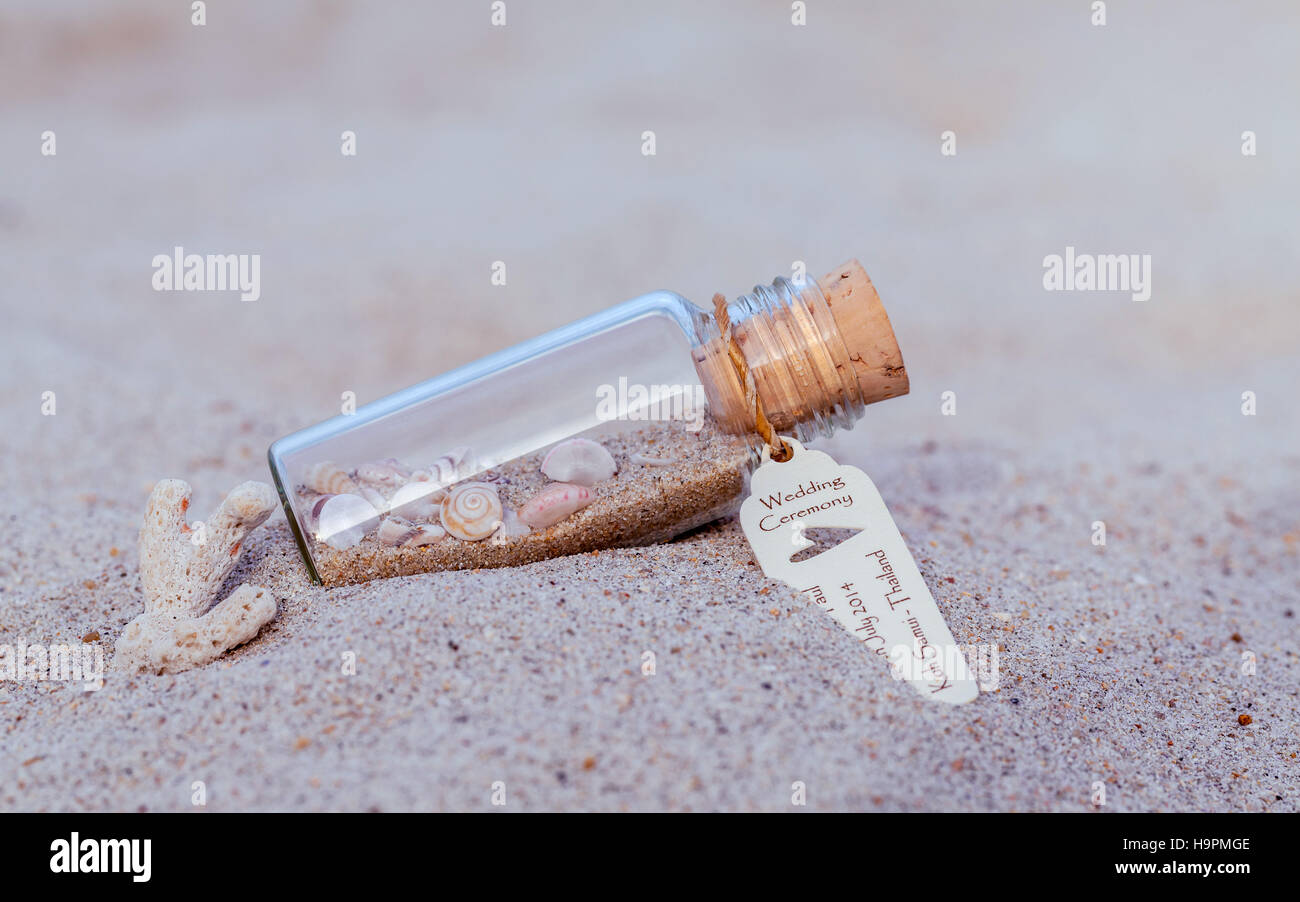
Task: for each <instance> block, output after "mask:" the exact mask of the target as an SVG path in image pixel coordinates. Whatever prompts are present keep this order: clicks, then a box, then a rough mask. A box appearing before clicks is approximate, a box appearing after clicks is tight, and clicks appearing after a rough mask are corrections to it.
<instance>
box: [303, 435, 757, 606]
mask: <svg viewBox="0 0 1300 902" xmlns="http://www.w3.org/2000/svg"><path fill="white" fill-rule="evenodd" d="M694 425H698V424H692V423H688V422H684V421H675V420H669V421H662V422H652V423H646V424H644V425H641V424H636V425H634V424H627V423H625V424H621V427H622V428H619V429H617V430H610V429H608V428H600V429H597V430H592V431H591V432H588V433H585V434H584V435H583V436H581V438H585V439H588V440H590V441H595V442H598V443H599V444H600V445H601V446H602V447H603V448H604V449H605V450H606V451H608V452H609V454H610V456H612V458H613V460H614V464H615V466H616V472H615V473H614V474H613V475H612V476H611V477H609V478H605V479H602V480H599V481H597V482H595V483H594V484H593V485H591V486H590V487H588V491H589V492H590V494H591V499H590V501H589V503H587V504H586V506H585V507H582V508H581V509H579V510H577V511H575V512H573V513H571V514H568V515H567V516H565V517H564V518H563V519H561V520H560V521H559V522H557V523H555V524H553V525H549V526H546V527H545V528H532V529H531V531H528V532H526V534H518V533H519V532H521V531H522V530H523V527H521V526H520V524H519V521H518V519H517V513H518V512H519V511H520V510H521V509H523V508H525V506H526V505H527V504H528V503H529V501H530V500H531V499H535V498H537V497H538V495H539V494H540V493H542V492H543V491H544V490H546V489H547V488H548V487H556V486H557V485H559V484H558V483H556V482H555V481H553V480H551V479H550V478H548V476H547V475H545V474H544V473H543V472H542V469H541V468H542V462H543V460H544V459H545V458H546V455H547V452H548V451H550V450H551V448H550V447H548V448H541V449H538V451H537V452H535V453H532V454H527V455H524V456H522V457H519V458H516V459H514V460H512V461H509V462H508V463H505V464H502V465H500V466H496V467H493V468H491V469H490V470H487V471H483V472H478V473H471V474H469V475H467V476H466V477H465V478H464V479H459V480H457V481H456V482H455V483H453V484H451V485H450V486H448V488H447V492H448V495H450V494H451V493H452V492H454V491H455V489H456V488H457V487H458V486H466V487H468V486H469V485H471V484H478V485H483V486H487V487H489V491H490V492H495V494H496V495H497V496H498V498H499V500H500V504H501V507H502V509H503V510H504V511H505V512H506V514H505V516H506V518H507V519H508V520H511V521H513V526H514V528H513V529H511V528H504V529H498V530H496V531H495V532H494V533H493V534H492V535H490V536H488V537H487V538H484V539H482V540H478V541H467V540H465V539H462V538H457V537H456V536H454V535H451V534H448V535H446V536H443V537H441V538H439V539H437V540H436V541H430V542H429V543H428V544H421V545H416V546H414V547H412V546H410V545H406V544H400V543H399V544H396V545H394V544H389V543H388V542H389V541H390V540H391V539H392V538H393V536H394V534H395V533H398V534H400V530H398V529H394V528H393V527H394V525H395V524H389V526H388V527H387V528H381V527H382V526H383V521H384V520H385V519H390V518H393V517H394V516H395V515H394V514H384V515H382V516H381V517H380V518H379V519H377V520H376V521H375V522H374V523H373V524H372V525H371V526H369V527H367V528H366V530H365V535H364V537H362V538H361V539H360V541H359V542H357V543H356V544H354V545H352V546H351V547H345V548H335V547H331V545H330V544H327V543H326V542H324V541H319V540H318V536H317V534H315V533H314V532H313V524H312V523H311V522H307V523H304V534H306V535H307V536H308V537H309V538H308V541H309V542H310V543H311V546H312V552H313V556H314V559H315V563H316V568H317V572H318V574H319V576H320V578H321V581H322V582H323V583H324V584H325V585H327V586H336V585H347V584H350V583H358V582H364V581H367V580H372V579H382V578H386V577H393V576H406V575H411V574H415V573H424V572H428V571H436V570H464V569H474V568H479V567H509V566H516V565H520V564H527V563H532V562H534V561H540V560H545V559H547V558H553V557H559V556H562V555H569V554H578V553H581V552H586V551H594V550H596V549H601V548H614V547H623V546H633V545H647V544H653V543H655V542H662V541H666V540H668V539H670V538H672V537H674V536H676V535H680V534H681V533H683V532H686V531H688V530H690V529H694V528H695V527H697V526H702V525H704V524H705V523H709V522H711V521H713V520H716V519H718V518H720V517H724V516H727V515H729V514H731V513H733V512H734V510H735V508H736V505H737V504H738V503H739V501H740V499H741V497H742V495H743V493H744V491H745V489H746V485H747V474H748V461H749V458H750V454H751V450H750V445H749V443H748V441H747V440H746V438H744V437H742V436H738V435H733V434H730V433H727V432H725V431H723V430H722V429H720V428H719V427H718V426H717V425H716V424H715V423H714V422H713V421H711V420H710V419H709V418H707V417H705V418H704V420H703V425H702V426H701V427H700V428H699V429H698V430H694V431H693V430H692V428H691V427H692V426H694ZM552 447H553V446H552ZM339 466H340V468H344V467H346V466H347V464H346V463H342V462H341V463H340V464H339ZM358 466H359V465H358ZM345 472H347V473H348V475H349V476H351V477H352V478H353V479H354V480H356V482H357V483H358V484H362V480H360V479H359V478H358V477H359V475H360V474H361V471H359V470H358V469H353V470H350V471H345ZM297 493H298V496H299V502H300V506H301V507H302V508H303V509H306V510H310V509H311V508H312V507H313V503H314V502H315V500H316V499H318V498H328V496H323V495H318V494H316V493H315V492H312V491H311V490H310V489H308V488H307V487H306V486H303V485H299V486H298V487H297ZM386 494H391V489H390V490H389V491H388V492H386ZM370 497H371V498H372V500H374V502H375V506H376V508H377V509H379V510H380V511H382V510H383V503H382V502H381V501H380V500H378V499H376V498H375V497H374V494H373V492H372V493H371V495H370ZM434 508H435V510H434V512H433V514H432V516H429V517H426V518H405V517H403V518H400V519H397V520H396V521H395V522H396V523H400V524H403V525H406V524H408V523H409V524H410V525H413V526H416V527H420V528H423V529H425V530H426V531H428V530H432V531H433V532H434V533H435V534H436V533H437V532H438V524H439V523H440V515H441V514H442V512H443V508H442V505H441V504H439V505H435V506H434ZM335 544H338V543H337V542H336V543H335Z"/></svg>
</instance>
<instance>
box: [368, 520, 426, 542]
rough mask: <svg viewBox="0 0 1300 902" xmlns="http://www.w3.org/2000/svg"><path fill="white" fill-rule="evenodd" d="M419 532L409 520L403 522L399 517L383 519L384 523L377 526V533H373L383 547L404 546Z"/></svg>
mask: <svg viewBox="0 0 1300 902" xmlns="http://www.w3.org/2000/svg"><path fill="white" fill-rule="evenodd" d="M419 531H420V530H419V527H417V526H416V525H415V524H414V523H412V522H411V521H410V520H403V519H402V518H401V517H385V518H384V522H383V523H380V524H379V531H378V532H376V533H375V538H377V539H379V541H381V542H383V543H384V544H385V545H404V544H405V543H406V542H407V541H408V540H410V539H411V538H413V537H414V536H415V535H416V533H418V532H419Z"/></svg>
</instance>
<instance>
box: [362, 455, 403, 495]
mask: <svg viewBox="0 0 1300 902" xmlns="http://www.w3.org/2000/svg"><path fill="white" fill-rule="evenodd" d="M410 475H411V471H410V470H409V469H407V468H406V467H404V466H402V462H401V461H400V460H398V459H397V458H395V457H387V458H384V459H383V460H371V461H367V462H366V463H363V464H362V465H361V466H359V467H357V480H358V481H360V482H363V483H365V484H367V485H372V486H374V487H375V488H378V489H388V490H392V489H395V488H397V487H398V486H400V485H401V484H402V483H404V482H406V480H407V479H408V478H410Z"/></svg>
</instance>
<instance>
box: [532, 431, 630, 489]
mask: <svg viewBox="0 0 1300 902" xmlns="http://www.w3.org/2000/svg"><path fill="white" fill-rule="evenodd" d="M617 469H618V468H617V467H616V466H615V465H614V458H613V457H612V456H611V455H610V453H609V452H608V451H606V450H605V447H604V446H603V445H601V444H600V443H599V442H593V441H591V440H590V439H585V438H571V439H569V440H568V441H566V442H560V443H559V444H558V445H556V446H555V447H554V448H552V449H551V450H550V451H549V452H548V453H547V455H546V457H545V458H543V460H542V473H543V475H545V476H546V477H548V478H550V479H554V480H555V481H556V482H569V483H574V484H576V485H585V486H592V485H595V484H596V483H598V482H603V481H604V480H606V479H610V478H612V477H613V475H614V473H615V472H616V471H617Z"/></svg>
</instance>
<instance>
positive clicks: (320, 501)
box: [303, 495, 334, 532]
mask: <svg viewBox="0 0 1300 902" xmlns="http://www.w3.org/2000/svg"><path fill="white" fill-rule="evenodd" d="M333 497H334V496H333V495H317V496H316V497H315V498H313V499H312V500H311V507H309V508H307V513H306V514H305V515H304V516H303V521H304V522H305V523H306V525H307V529H308V530H309V531H311V532H315V531H316V527H317V525H318V524H319V523H320V509H321V507H322V506H323V505H324V504H325V502H326V501H328V500H330V499H331V498H333Z"/></svg>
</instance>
